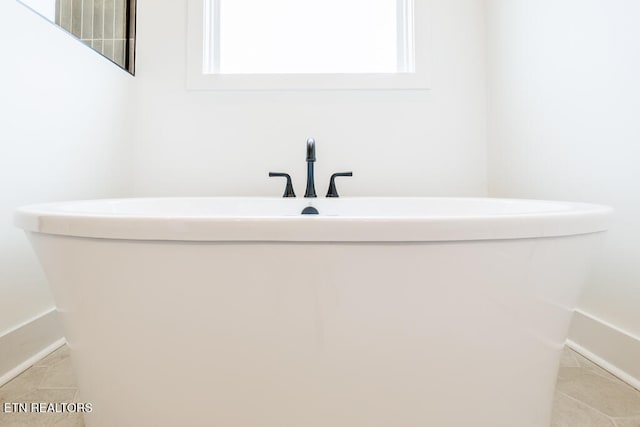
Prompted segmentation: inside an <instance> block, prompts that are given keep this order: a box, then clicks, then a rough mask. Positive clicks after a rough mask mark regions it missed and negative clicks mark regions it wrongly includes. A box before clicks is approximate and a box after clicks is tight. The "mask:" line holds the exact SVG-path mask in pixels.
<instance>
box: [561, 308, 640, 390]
mask: <svg viewBox="0 0 640 427" xmlns="http://www.w3.org/2000/svg"><path fill="white" fill-rule="evenodd" d="M567 345H568V346H569V347H570V348H572V349H573V350H575V351H576V352H578V353H580V354H581V355H583V356H584V357H586V358H587V359H589V360H591V361H592V362H594V363H595V364H597V365H599V366H601V367H602V368H604V369H606V370H607V371H609V372H611V373H612V374H614V375H615V376H617V377H618V378H620V379H621V380H623V381H625V382H626V383H628V384H629V385H631V386H633V387H635V388H636V389H638V390H640V338H638V337H636V336H633V335H632V334H630V333H628V332H626V331H624V330H622V329H620V328H618V327H616V326H613V325H611V324H609V323H607V322H605V321H603V320H601V319H598V318H597V317H595V316H592V315H590V314H587V313H585V312H583V311H580V310H576V312H575V313H574V316H573V321H572V322H571V329H570V331H569V340H568V341H567Z"/></svg>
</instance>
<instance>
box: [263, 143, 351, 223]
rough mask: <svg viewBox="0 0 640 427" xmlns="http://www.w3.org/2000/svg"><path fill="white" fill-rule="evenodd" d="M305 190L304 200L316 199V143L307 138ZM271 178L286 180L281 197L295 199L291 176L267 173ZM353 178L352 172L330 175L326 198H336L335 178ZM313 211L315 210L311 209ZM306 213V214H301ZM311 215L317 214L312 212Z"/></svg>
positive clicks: (280, 173)
mask: <svg viewBox="0 0 640 427" xmlns="http://www.w3.org/2000/svg"><path fill="white" fill-rule="evenodd" d="M306 161H307V189H306V191H305V192H304V197H306V198H316V197H318V195H317V194H316V183H315V176H314V170H313V164H314V163H315V162H316V141H315V139H313V138H307V158H306ZM269 176H271V177H282V178H286V179H287V185H286V188H285V190H284V195H283V196H282V197H296V193H295V192H294V191H293V184H292V183H291V176H289V174H286V173H283V172H269ZM339 176H340V177H342V176H353V172H338V173H334V174H333V175H331V180H330V182H329V191H327V197H338V190H337V189H336V182H335V179H336V177H339ZM312 209H313V210H315V208H312ZM303 213H307V212H303ZM313 213H317V211H316V212H313Z"/></svg>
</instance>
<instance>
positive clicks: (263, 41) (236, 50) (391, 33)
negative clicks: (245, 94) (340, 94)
mask: <svg viewBox="0 0 640 427" xmlns="http://www.w3.org/2000/svg"><path fill="white" fill-rule="evenodd" d="M416 1H417V3H418V8H417V11H418V12H422V13H421V14H417V13H416V7H415V6H414V0H190V2H189V27H188V28H189V36H188V42H189V46H188V86H189V88H190V89H258V90H259V89H276V90H278V89H370V88H373V89H375V88H380V89H415V88H426V82H425V80H426V79H425V74H426V73H425V71H426V64H425V62H426V61H424V60H423V59H424V58H423V56H424V55H422V56H421V55H416V50H415V48H414V46H416V43H417V44H418V45H419V47H424V46H421V45H422V44H423V42H424V37H421V34H424V31H423V29H422V28H421V25H422V24H424V23H423V22H422V21H419V22H418V23H419V24H420V29H419V30H418V31H416V28H415V27H416V24H415V22H416V18H417V17H419V16H422V15H423V14H424V12H423V11H422V6H423V5H424V3H425V0H416Z"/></svg>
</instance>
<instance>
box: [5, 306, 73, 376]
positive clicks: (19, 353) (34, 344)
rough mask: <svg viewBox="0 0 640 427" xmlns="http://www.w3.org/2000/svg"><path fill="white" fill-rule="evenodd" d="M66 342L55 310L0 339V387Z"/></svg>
mask: <svg viewBox="0 0 640 427" xmlns="http://www.w3.org/2000/svg"><path fill="white" fill-rule="evenodd" d="M64 343H65V339H64V334H63V333H62V327H61V325H60V321H59V319H58V315H57V312H56V310H55V309H51V310H49V311H47V312H45V313H42V314H40V315H38V316H36V317H34V318H33V319H31V320H28V321H27V322H25V323H23V324H21V325H19V326H17V327H15V328H13V329H11V330H10V331H8V332H6V333H4V334H3V335H2V336H0V349H2V350H3V351H2V352H1V353H0V355H1V357H0V386H2V385H3V384H6V383H7V382H9V381H10V380H12V379H13V378H15V377H17V376H18V375H20V374H21V373H22V372H23V371H25V370H26V369H27V368H29V367H30V366H31V365H33V364H34V363H36V362H37V361H39V360H40V359H43V358H44V357H45V356H47V355H48V354H49V353H51V352H52V351H54V350H55V349H57V348H58V347H60V346H61V345H63V344H64Z"/></svg>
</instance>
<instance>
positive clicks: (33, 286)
mask: <svg viewBox="0 0 640 427" xmlns="http://www.w3.org/2000/svg"><path fill="white" fill-rule="evenodd" d="M0 16H2V25H0V46H2V58H3V59H2V66H0V93H1V96H0V123H1V124H0V141H1V144H0V194H1V195H2V197H0V266H1V267H0V338H1V337H2V336H3V334H5V333H6V332H8V331H10V330H11V329H13V328H15V327H17V326H19V325H21V324H22V323H24V322H27V321H29V320H30V319H32V318H34V317H36V316H38V315H40V314H42V313H43V312H46V311H47V310H50V309H51V308H52V307H53V301H52V298H51V295H50V293H49V290H48V288H47V285H46V283H45V280H44V277H43V274H42V272H41V270H40V267H39V265H38V263H37V260H36V257H35V255H34V254H33V252H32V250H31V248H30V246H29V244H28V242H27V239H26V238H25V236H24V234H23V233H22V231H21V230H18V229H17V228H15V227H14V226H13V224H12V216H13V210H14V209H15V208H16V207H17V206H20V205H23V204H27V203H36V202H45V201H50V200H63V199H76V198H94V197H103V196H112V195H113V196H115V195H126V194H127V193H128V188H129V183H130V180H131V161H130V152H131V137H130V136H131V120H130V118H129V117H130V114H129V113H127V109H128V108H129V107H128V105H129V97H130V94H129V92H130V85H131V82H132V79H131V77H130V76H129V75H128V74H126V73H125V72H123V71H121V70H119V69H118V68H117V67H115V66H114V65H113V64H112V63H110V62H108V61H107V60H105V59H104V58H102V57H101V56H99V55H98V54H97V53H95V52H93V51H91V50H90V49H89V48H87V47H86V46H84V45H82V44H81V43H80V42H78V41H76V40H74V39H72V38H71V37H70V36H68V35H66V34H65V33H63V32H62V31H60V30H58V29H57V28H56V27H54V26H53V25H52V24H50V23H48V22H47V21H45V20H44V19H43V18H41V17H39V16H37V15H36V14H34V13H33V12H32V11H30V10H28V9H27V8H25V7H24V6H22V5H19V4H18V3H17V2H16V1H2V2H0ZM0 346H1V345H0ZM3 350H6V349H3ZM5 356H6V354H5ZM1 375H2V372H0V376H1Z"/></svg>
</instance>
